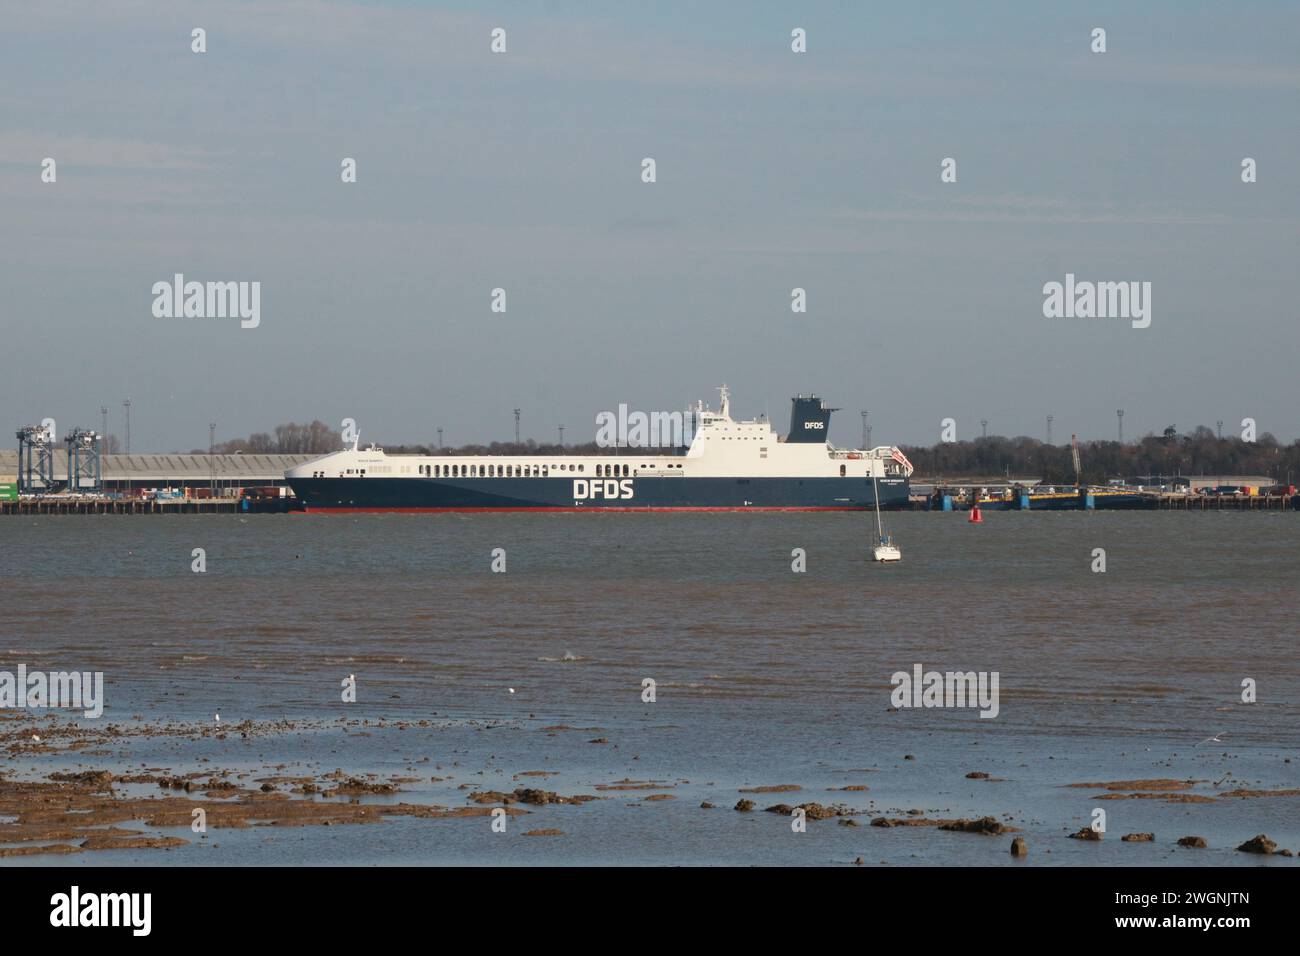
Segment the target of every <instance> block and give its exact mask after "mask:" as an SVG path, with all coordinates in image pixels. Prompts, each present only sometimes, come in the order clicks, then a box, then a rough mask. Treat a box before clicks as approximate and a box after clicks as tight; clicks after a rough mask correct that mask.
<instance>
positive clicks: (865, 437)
mask: <svg viewBox="0 0 1300 956" xmlns="http://www.w3.org/2000/svg"><path fill="white" fill-rule="evenodd" d="M867 428H868V425H867V410H866V409H865V408H864V409H863V410H862V450H863V451H866V450H867V449H868V448H870V447H871V445H870V444H869V443H870V441H871V438H870V436H869V435H868V433H867Z"/></svg>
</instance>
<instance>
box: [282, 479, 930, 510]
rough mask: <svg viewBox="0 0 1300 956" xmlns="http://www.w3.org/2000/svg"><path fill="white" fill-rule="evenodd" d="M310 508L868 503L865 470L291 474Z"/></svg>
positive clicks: (898, 486) (904, 490) (893, 498)
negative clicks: (723, 474) (768, 474)
mask: <svg viewBox="0 0 1300 956" xmlns="http://www.w3.org/2000/svg"><path fill="white" fill-rule="evenodd" d="M290 483H291V485H292V487H293V490H294V493H295V494H296V495H297V496H298V499H299V502H300V503H301V506H302V507H303V508H304V510H306V511H321V512H358V511H390V512H420V511H434V512H436V511H462V512H473V511H531V512H557V511H567V512H575V511H600V512H635V511H861V510H864V509H867V508H873V507H874V506H875V498H874V496H873V493H872V486H871V481H870V480H868V479H863V478H685V477H680V478H678V477H673V478H656V477H640V478H633V479H626V478H624V479H621V480H620V479H610V480H599V479H591V480H583V479H578V480H576V481H575V480H574V479H573V478H569V477H563V478H560V477H555V478H465V479H460V480H457V479H454V478H453V479H445V478H291V479H290ZM878 485H879V489H880V507H881V508H882V509H898V508H903V507H906V505H907V503H908V481H907V479H906V478H889V479H883V480H879V481H878Z"/></svg>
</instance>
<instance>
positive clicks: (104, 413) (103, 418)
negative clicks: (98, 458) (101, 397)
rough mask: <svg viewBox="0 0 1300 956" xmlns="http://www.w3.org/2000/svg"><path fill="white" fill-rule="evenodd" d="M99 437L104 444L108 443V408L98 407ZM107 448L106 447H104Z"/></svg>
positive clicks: (105, 406)
mask: <svg viewBox="0 0 1300 956" xmlns="http://www.w3.org/2000/svg"><path fill="white" fill-rule="evenodd" d="M99 437H100V438H101V439H103V440H104V441H105V442H107V441H108V406H107V405H100V406H99ZM105 447H107V446H105Z"/></svg>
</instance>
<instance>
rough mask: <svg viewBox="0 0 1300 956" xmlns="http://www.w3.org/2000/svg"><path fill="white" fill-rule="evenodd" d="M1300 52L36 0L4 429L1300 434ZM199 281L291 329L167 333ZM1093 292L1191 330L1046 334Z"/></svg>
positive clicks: (4, 57)
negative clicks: (748, 422) (1247, 168)
mask: <svg viewBox="0 0 1300 956" xmlns="http://www.w3.org/2000/svg"><path fill="white" fill-rule="evenodd" d="M196 27H201V28H203V29H204V30H205V31H206V40H207V52H205V53H194V52H192V50H191V42H192V40H191V31H192V30H193V29H194V28H196ZM497 27H499V28H502V29H504V30H505V31H506V52H505V53H493V52H492V51H491V49H490V43H491V36H490V34H491V31H492V30H493V29H494V28H497ZM1098 27H1100V28H1103V29H1104V30H1105V31H1106V51H1105V52H1104V53H1094V52H1092V49H1091V48H1092V45H1093V38H1092V31H1093V30H1094V28H1098ZM795 28H802V29H803V30H805V31H806V36H807V41H806V42H807V52H806V53H794V52H792V50H791V31H792V30H793V29H795ZM1297 49H1300V5H1295V4H1282V3H1278V4H1270V3H1234V4H1231V5H1222V4H1210V3H1187V2H1183V3H1143V4H1140V5H1139V4H1131V3H1090V4H1070V5H1064V4H1035V3H1028V2H1026V3H1016V4H1008V3H981V4H969V3H927V4H907V5H903V4H888V5H886V4H867V3H851V2H842V3H766V2H751V3H743V4H742V3H716V4H701V3H697V2H696V3H692V2H681V3H674V2H656V3H654V4H640V3H637V4H633V3H618V4H613V3H598V2H594V0H592V2H587V3H576V2H557V0H549V2H546V3H535V2H534V3H491V2H480V3H463V4H458V3H449V4H444V3H418V2H406V3H384V2H357V0H352V2H346V0H342V2H319V0H257V2H220V3H191V2H185V0H118V2H114V3H112V4H105V3H102V2H99V0H64V2H60V3H40V4H36V3H16V2H10V0H0V251H2V252H3V255H0V288H2V291H3V294H2V295H0V409H3V411H4V419H5V421H4V422H3V423H2V424H4V426H5V429H6V434H12V431H13V430H15V429H16V428H18V427H19V426H21V425H23V424H27V423H35V422H39V421H40V420H42V419H43V418H46V417H51V418H54V419H55V421H56V422H57V423H58V426H59V428H60V430H61V431H63V430H66V429H67V428H68V427H70V426H74V425H80V426H83V427H91V428H99V426H100V407H101V406H108V407H109V431H110V432H111V433H114V434H117V435H119V436H120V435H121V434H122V430H123V421H122V418H123V409H122V401H123V400H124V399H125V398H127V397H129V398H130V399H131V400H132V411H131V433H132V450H133V451H160V452H161V451H188V450H190V449H192V448H200V447H206V446H207V440H208V423H209V422H216V423H217V440H218V441H221V440H225V439H229V438H234V437H240V436H245V435H247V434H249V433H250V432H254V431H269V430H271V429H272V428H274V426H275V425H277V424H279V423H282V422H287V421H300V422H302V421H310V420H312V419H320V420H322V421H325V422H327V423H329V424H331V425H332V426H333V427H335V428H338V427H339V424H340V422H341V421H342V420H343V419H344V418H352V419H355V420H356V421H357V423H358V424H359V426H360V430H361V435H362V441H363V442H367V441H370V440H374V441H380V442H389V443H398V442H411V443H419V442H423V443H429V442H433V441H436V430H437V428H439V427H442V428H444V430H445V431H444V435H445V441H446V443H447V444H460V443H469V442H488V441H492V440H509V439H511V438H512V437H513V434H514V417H513V409H515V408H520V409H521V410H522V431H523V434H524V436H525V437H532V438H536V439H538V440H541V441H552V440H554V439H555V438H556V436H557V428H558V426H559V425H561V424H563V425H565V426H566V429H565V439H566V441H570V442H576V441H586V440H591V439H592V438H594V436H595V432H596V415H597V413H598V412H600V411H603V410H611V409H616V408H617V407H618V405H619V404H620V403H626V404H627V405H628V406H629V407H630V408H632V409H640V410H644V411H647V412H649V411H654V410H673V409H679V408H682V407H683V406H684V405H685V404H686V403H687V402H688V401H694V400H696V399H698V398H704V399H706V400H711V401H712V402H713V404H714V405H715V406H716V398H717V393H716V392H715V391H714V388H715V387H716V386H718V385H720V384H723V383H726V384H727V385H729V386H730V388H731V392H732V410H733V413H734V414H736V415H737V416H743V417H751V416H754V415H758V414H768V415H770V417H771V418H772V419H773V421H774V422H775V423H776V424H777V426H778V429H779V430H780V431H782V432H784V430H785V427H786V424H787V421H788V416H789V398H790V396H792V395H794V394H795V393H796V392H802V393H808V392H810V391H811V392H816V393H817V394H819V395H821V396H823V397H824V398H825V399H826V400H827V401H828V402H829V403H830V404H832V405H834V406H836V407H839V408H842V409H843V411H841V412H840V413H839V414H838V415H837V416H836V418H835V419H834V421H833V422H832V429H831V434H830V438H831V440H832V441H834V442H835V443H837V444H840V445H857V444H858V443H859V440H860V437H861V418H860V415H859V412H860V410H862V409H867V410H869V411H870V421H871V424H872V427H873V434H872V438H873V444H931V443H933V442H935V441H938V440H939V438H940V432H941V428H942V423H943V420H944V419H945V418H951V419H953V420H954V421H955V423H956V437H957V438H958V439H964V438H970V437H975V436H977V435H978V434H979V433H980V429H981V426H980V421H981V420H982V419H984V420H987V421H988V423H989V424H988V431H989V433H990V434H1005V435H1013V436H1014V435H1031V436H1034V437H1038V438H1042V437H1045V436H1044V433H1045V429H1046V424H1045V418H1046V416H1047V415H1048V414H1051V415H1053V416H1054V420H1055V421H1054V426H1053V436H1054V438H1055V439H1056V441H1057V442H1058V443H1060V442H1064V441H1068V439H1069V436H1070V434H1071V433H1077V434H1078V435H1079V436H1080V438H1084V439H1086V438H1113V437H1114V436H1115V433H1116V414H1115V412H1116V409H1117V408H1123V409H1125V417H1124V431H1125V435H1126V436H1127V437H1130V438H1131V437H1136V436H1140V435H1142V434H1145V433H1147V432H1156V433H1159V432H1161V431H1163V429H1164V428H1165V427H1166V426H1168V425H1171V424H1172V425H1176V426H1177V427H1178V428H1179V429H1180V430H1184V429H1185V430H1190V429H1191V428H1192V427H1194V426H1195V425H1198V424H1207V425H1210V426H1211V427H1214V426H1215V422H1216V421H1219V420H1222V421H1223V422H1224V433H1225V434H1231V433H1233V432H1234V431H1237V430H1239V429H1240V425H1239V423H1240V421H1241V420H1242V419H1243V418H1247V417H1249V418H1253V419H1254V420H1255V421H1256V422H1257V425H1258V429H1259V431H1260V432H1271V433H1273V434H1274V435H1276V436H1277V437H1278V438H1279V439H1282V440H1283V441H1291V440H1293V439H1295V438H1296V437H1297V436H1298V435H1300V423H1298V422H1297V414H1296V411H1297V404H1298V403H1297V395H1298V392H1300V384H1298V383H1300V375H1297V371H1296V357H1297V354H1300V348H1298V346H1300V315H1298V314H1297V313H1298V311H1300V310H1298V307H1297V302H1298V301H1300V295H1298V293H1300V275H1298V273H1300V270H1298V269H1297V261H1296V254H1297V250H1298V249H1300V228H1298V225H1300V185H1298V184H1300V149H1298V148H1297V147H1300V123H1297V104H1300V57H1298V56H1297V54H1296V50H1297ZM46 157H50V158H53V159H55V161H56V164H57V165H56V175H57V178H56V181H55V182H53V183H48V182H43V181H42V161H43V160H44V159H45V158H46ZM345 157H350V158H353V159H355V160H356V164H357V167H356V168H357V177H356V178H357V181H356V182H355V183H344V182H342V180H341V175H340V173H341V163H342V161H343V159H344V158H345ZM646 157H651V158H653V159H654V160H655V164H656V169H655V172H656V181H655V182H653V183H645V182H643V181H642V160H643V159H644V158H646ZM1246 157H1250V158H1253V159H1254V160H1255V161H1256V164H1257V165H1256V169H1257V181H1256V182H1253V183H1243V182H1242V169H1241V164H1242V160H1243V158H1246ZM945 158H952V159H955V160H956V173H957V178H956V182H942V181H941V178H940V164H941V162H942V161H943V160H944V159H945ZM176 273H181V274H183V275H184V276H185V277H186V279H187V280H191V281H200V282H206V281H247V282H252V281H256V282H260V284H261V287H260V288H261V311H260V324H259V325H258V326H257V327H256V328H241V326H240V322H239V321H238V320H237V319H221V318H159V317H156V316H155V315H154V314H153V308H152V306H153V303H154V294H153V292H152V288H153V286H154V283H156V282H160V281H168V282H169V281H171V279H172V276H173V275H174V274H176ZM1067 273H1071V274H1074V275H1075V276H1076V277H1077V278H1078V279H1079V280H1091V281H1138V282H1150V283H1151V290H1152V292H1151V324H1150V326H1149V327H1147V328H1140V329H1139V328H1134V327H1133V326H1132V323H1131V322H1130V321H1128V320H1127V319H1123V318H1105V319H1100V318H1086V319H1085V318H1069V319H1067V318H1047V317H1045V316H1044V314H1043V303H1044V292H1043V286H1044V284H1045V283H1048V282H1053V281H1057V282H1063V281H1064V280H1065V276H1066V274H1067ZM496 288H502V289H505V290H506V311H505V312H503V313H502V312H493V311H492V309H491V303H492V290H493V289H496ZM795 288H802V289H804V290H806V297H807V311H806V312H804V313H795V312H792V310H791V291H792V290H793V289H795ZM15 444H16V442H15Z"/></svg>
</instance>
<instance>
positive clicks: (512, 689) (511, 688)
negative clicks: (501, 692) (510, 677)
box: [506, 687, 515, 694]
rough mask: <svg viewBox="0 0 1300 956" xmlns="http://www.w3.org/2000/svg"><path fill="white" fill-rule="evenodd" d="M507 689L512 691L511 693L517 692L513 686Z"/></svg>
mask: <svg viewBox="0 0 1300 956" xmlns="http://www.w3.org/2000/svg"><path fill="white" fill-rule="evenodd" d="M506 690H508V691H510V693H512V694H513V693H514V692H515V689H514V688H513V687H507V688H506Z"/></svg>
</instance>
